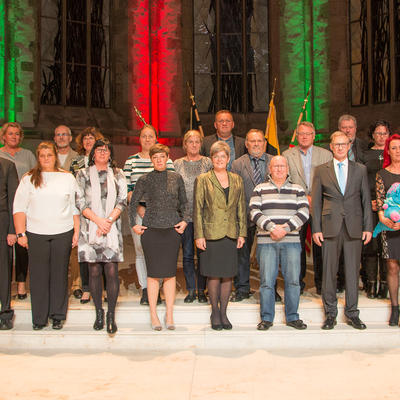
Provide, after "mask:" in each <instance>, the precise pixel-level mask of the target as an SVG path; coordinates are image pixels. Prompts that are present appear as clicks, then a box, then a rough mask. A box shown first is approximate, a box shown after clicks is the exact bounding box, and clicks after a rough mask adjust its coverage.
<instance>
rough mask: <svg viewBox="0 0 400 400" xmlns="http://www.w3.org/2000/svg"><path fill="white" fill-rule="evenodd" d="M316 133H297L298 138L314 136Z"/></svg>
mask: <svg viewBox="0 0 400 400" xmlns="http://www.w3.org/2000/svg"><path fill="white" fill-rule="evenodd" d="M312 135H314V132H297V136H307V137H308V136H312Z"/></svg>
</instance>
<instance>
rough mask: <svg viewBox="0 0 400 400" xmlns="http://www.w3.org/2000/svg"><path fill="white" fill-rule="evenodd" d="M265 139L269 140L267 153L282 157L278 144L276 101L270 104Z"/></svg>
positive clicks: (272, 100)
mask: <svg viewBox="0 0 400 400" xmlns="http://www.w3.org/2000/svg"><path fill="white" fill-rule="evenodd" d="M265 138H266V139H267V149H266V151H267V153H268V154H271V155H274V156H275V155H280V154H281V152H280V150H279V142H278V126H277V123H276V109H275V104H274V99H273V98H272V99H271V101H270V102H269V111H268V119H267V127H266V129H265Z"/></svg>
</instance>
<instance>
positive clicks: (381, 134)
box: [374, 132, 389, 136]
mask: <svg viewBox="0 0 400 400" xmlns="http://www.w3.org/2000/svg"><path fill="white" fill-rule="evenodd" d="M374 134H375V135H379V136H389V132H374Z"/></svg>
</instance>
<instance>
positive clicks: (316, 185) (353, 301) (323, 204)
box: [312, 131, 373, 329]
mask: <svg viewBox="0 0 400 400" xmlns="http://www.w3.org/2000/svg"><path fill="white" fill-rule="evenodd" d="M330 148H331V150H332V153H333V161H329V162H327V163H325V164H323V165H320V166H319V167H317V168H316V169H315V173H314V180H313V184H312V228H313V229H312V231H313V232H314V233H313V240H314V241H315V243H316V244H317V245H318V246H321V247H322V261H323V276H322V302H323V304H324V309H325V315H326V319H325V322H324V324H323V325H322V329H333V328H334V327H335V325H336V316H337V298H336V279H337V278H336V275H337V271H338V265H339V256H340V254H341V252H342V250H343V259H344V270H345V275H346V283H345V285H346V286H345V287H346V294H345V298H346V305H345V315H346V317H347V323H348V324H349V325H350V326H352V327H353V328H355V329H365V328H366V326H365V324H364V323H363V322H362V321H361V320H360V318H359V313H360V312H359V310H358V308H357V306H358V279H359V270H360V260H361V248H362V244H363V243H364V244H367V243H368V242H369V241H370V240H371V237H372V229H373V222H372V209H371V196H370V191H369V185H368V175H367V168H366V167H365V166H364V165H361V164H359V163H356V162H354V161H351V160H349V158H348V151H349V149H350V140H349V138H348V137H347V135H346V134H345V133H343V132H340V131H337V132H334V133H333V134H332V135H331V143H330Z"/></svg>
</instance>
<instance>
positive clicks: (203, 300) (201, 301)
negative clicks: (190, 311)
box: [197, 290, 208, 303]
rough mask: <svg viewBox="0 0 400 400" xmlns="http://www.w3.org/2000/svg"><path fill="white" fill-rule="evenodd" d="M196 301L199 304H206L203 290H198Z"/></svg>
mask: <svg viewBox="0 0 400 400" xmlns="http://www.w3.org/2000/svg"><path fill="white" fill-rule="evenodd" d="M197 300H198V301H199V303H208V300H207V296H206V295H205V294H204V290H199V293H198V295H197Z"/></svg>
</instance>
